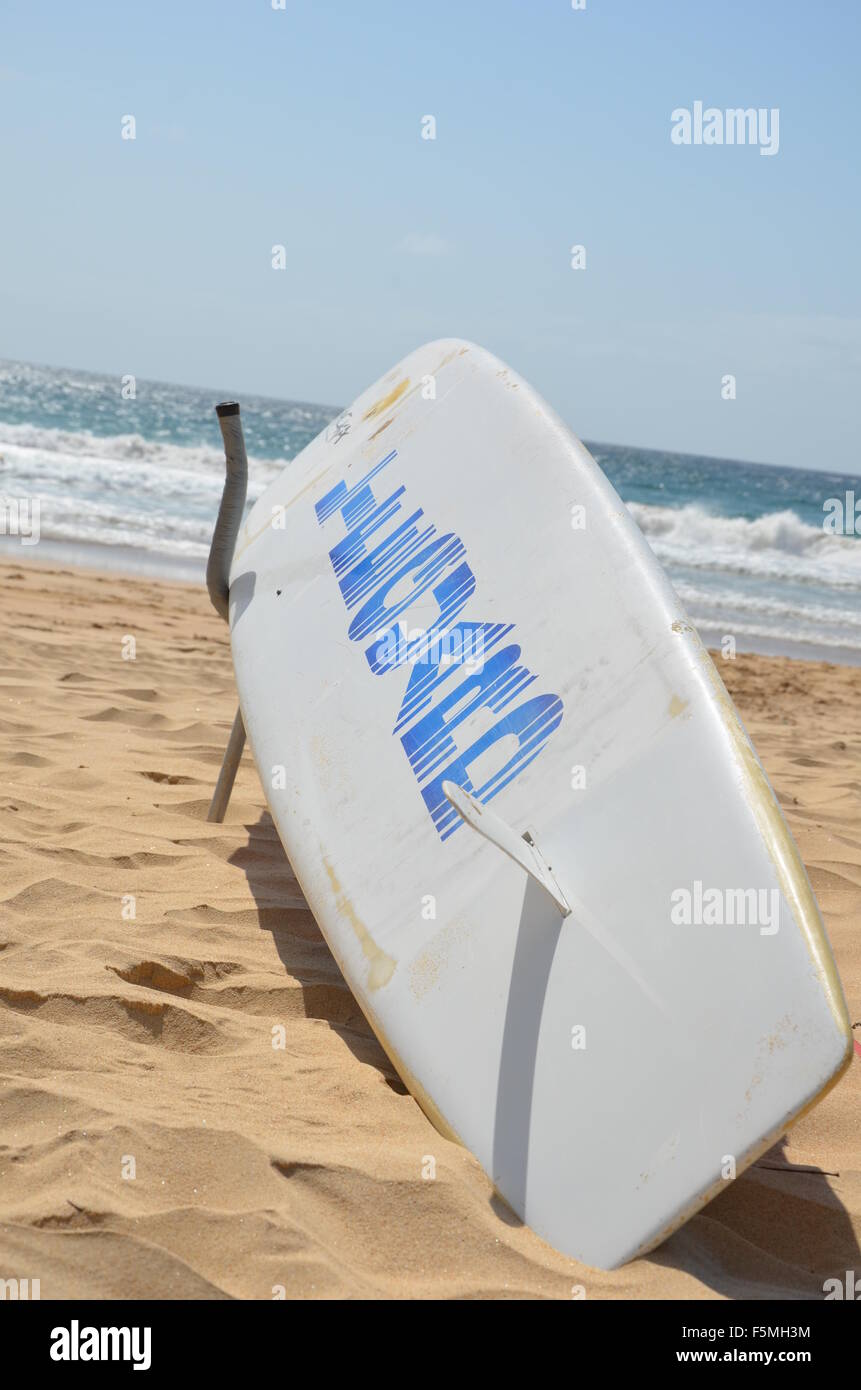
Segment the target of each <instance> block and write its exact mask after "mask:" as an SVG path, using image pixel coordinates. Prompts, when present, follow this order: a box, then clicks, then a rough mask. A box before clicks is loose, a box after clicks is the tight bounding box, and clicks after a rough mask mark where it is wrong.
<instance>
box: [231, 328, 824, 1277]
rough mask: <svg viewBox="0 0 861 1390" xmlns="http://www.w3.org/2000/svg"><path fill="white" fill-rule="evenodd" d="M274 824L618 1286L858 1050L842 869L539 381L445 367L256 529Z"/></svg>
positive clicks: (562, 1225)
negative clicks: (845, 978) (813, 832)
mask: <svg viewBox="0 0 861 1390" xmlns="http://www.w3.org/2000/svg"><path fill="white" fill-rule="evenodd" d="M230 627H231V642H232V648H233V657H234V665H235V669H236V679H237V685H238V689H239V696H240V704H241V710H242V716H243V720H244V723H245V728H246V730H247V734H248V739H249V741H250V744H251V748H252V750H253V753H254V757H255V760H256V763H257V766H258V770H259V773H260V778H261V781H262V784H263V787H264V790H265V793H266V797H267V801H268V804H269V808H270V810H271V813H272V817H273V820H274V822H275V824H276V826H277V828H278V832H279V834H280V836H281V840H282V842H283V845H284V848H285V850H286V853H287V855H288V857H289V859H290V862H291V864H292V866H293V869H294V871H295V873H296V876H297V878H298V880H299V883H300V885H301V887H302V889H303V892H304V893H305V896H306V897H307V900H308V903H309V905H310V907H311V909H312V910H313V912H314V914H315V916H316V918H317V921H318V923H319V925H320V928H321V930H322V932H323V934H324V936H325V938H326V940H327V942H328V944H329V946H330V948H331V950H332V952H333V954H334V956H335V958H336V959H337V961H338V963H339V966H340V968H341V970H342V971H343V974H344V976H345V978H346V980H347V982H348V983H349V985H350V988H351V989H352V991H353V993H354V994H355V996H356V999H357V1000H358V1002H359V1004H360V1005H361V1007H362V1009H363V1011H364V1013H365V1015H366V1016H367V1018H368V1021H369V1023H370V1025H371V1027H372V1028H373V1029H374V1031H375V1033H376V1035H377V1037H378V1038H379V1040H380V1042H381V1044H382V1046H383V1047H384V1048H385V1050H386V1051H387V1053H388V1054H389V1056H390V1058H391V1060H392V1062H393V1064H394V1066H395V1067H396V1068H397V1070H398V1072H399V1073H400V1075H401V1077H402V1078H403V1081H404V1083H405V1084H406V1086H407V1087H408V1088H409V1089H410V1091H411V1092H412V1094H413V1095H414V1096H415V1098H416V1100H417V1101H418V1102H419V1104H420V1105H421V1106H422V1107H423V1109H424V1110H425V1112H426V1114H427V1115H428V1117H429V1119H430V1120H431V1121H432V1123H433V1124H434V1125H436V1126H437V1128H438V1129H439V1130H440V1131H441V1132H442V1133H443V1134H445V1135H446V1136H448V1137H451V1138H456V1139H457V1140H458V1141H459V1142H461V1143H462V1144H464V1145H466V1146H467V1147H468V1148H469V1149H470V1150H471V1151H472V1152H473V1153H474V1154H475V1156H476V1157H477V1158H478V1160H479V1162H480V1163H481V1165H482V1167H483V1168H484V1170H485V1172H486V1173H487V1175H488V1177H489V1178H490V1179H491V1181H492V1182H493V1184H494V1185H495V1187H496V1188H497V1189H498V1191H499V1193H500V1194H501V1195H502V1197H503V1198H505V1200H506V1201H507V1202H508V1204H509V1205H510V1206H511V1207H512V1208H513V1210H514V1211H515V1212H516V1213H517V1215H518V1216H519V1217H520V1218H521V1219H522V1220H523V1221H524V1222H526V1223H528V1224H529V1225H530V1226H531V1227H532V1228H533V1229H534V1230H535V1231H536V1232H537V1233H538V1234H539V1235H540V1236H542V1237H543V1238H544V1239H546V1240H547V1241H548V1242H549V1243H550V1244H551V1245H553V1246H555V1247H556V1248H557V1249H559V1250H560V1251H562V1252H563V1253H565V1254H568V1255H570V1256H573V1257H575V1258H577V1259H578V1260H581V1261H583V1262H584V1263H586V1264H590V1265H593V1266H598V1267H601V1268H612V1267H614V1266H617V1265H619V1264H621V1263H623V1262H624V1261H626V1260H629V1259H631V1258H632V1257H633V1256H635V1255H636V1254H638V1253H641V1252H643V1251H644V1250H646V1249H648V1248H650V1247H652V1246H654V1245H655V1244H657V1243H658V1242H660V1241H661V1240H662V1239H663V1238H664V1237H665V1236H666V1235H668V1234H669V1233H670V1232H671V1231H672V1230H674V1229H675V1228H676V1227H677V1226H679V1225H680V1224H681V1223H682V1222H683V1221H684V1220H685V1219H686V1218H688V1217H689V1216H691V1215H692V1214H693V1213H694V1212H695V1211H696V1210H697V1209H698V1208H699V1207H701V1206H702V1205H703V1203H704V1202H706V1201H707V1200H708V1199H709V1198H710V1197H712V1196H713V1195H715V1194H716V1193H717V1192H718V1191H720V1190H721V1189H722V1188H723V1186H724V1185H725V1184H726V1182H728V1181H730V1180H731V1179H732V1176H734V1175H736V1174H738V1173H740V1172H741V1171H742V1170H743V1169H744V1168H745V1167H746V1166H747V1165H748V1164H750V1163H751V1162H753V1161H754V1160H755V1159H756V1158H757V1157H758V1156H759V1155H760V1154H761V1153H762V1152H763V1151H764V1150H765V1149H767V1148H768V1147H769V1146H770V1145H771V1144H772V1143H774V1142H775V1140H776V1139H777V1138H778V1137H779V1136H780V1135H781V1134H783V1133H784V1132H785V1130H786V1129H787V1127H788V1126H789V1125H790V1124H791V1123H792V1122H793V1121H794V1120H795V1119H797V1118H798V1116H799V1115H800V1114H801V1113H802V1112H803V1111H804V1110H805V1109H806V1108H808V1107H809V1106H810V1105H811V1104H813V1103H814V1102H815V1101H816V1100H817V1099H818V1098H819V1097H820V1096H821V1095H822V1094H823V1092H824V1091H825V1090H827V1089H828V1088H829V1087H830V1086H831V1085H832V1084H833V1083H834V1082H835V1080H836V1079H837V1078H838V1076H839V1075H840V1074H841V1072H842V1070H843V1069H844V1067H845V1066H847V1065H848V1062H849V1060H850V1058H851V1056H852V1041H851V1032H850V1027H849V1019H848V1016H847V1012H846V1005H845V1001H844V999H843V994H842V990H841V986H840V982H839V979H838V976H837V973H836V969H835V966H834V962H833V959H832V955H831V950H830V947H829V944H828V940H827V937H826V935H825V932H824V929H823V926H822V922H821V919H820V915H819V911H818V908H817V905H816V902H815V900H814V897H813V893H812V891H811V888H810V884H809V882H808V879H807V876H806V873H805V871H804V868H803V865H802V863H801V860H800V858H799V855H798V852H797V850H796V848H795V845H794V842H793V840H792V838H791V836H790V834H789V831H788V830H787V827H786V825H785V823H784V820H783V817H782V815H781V812H780V809H779V807H778V804H777V802H776V800H775V797H774V794H773V792H772V790H771V787H770V786H769V783H768V781H767V778H766V776H765V773H764V772H763V770H762V767H761V765H760V763H759V761H758V759H757V757H756V754H755V752H754V750H753V748H752V746H751V744H750V742H749V740H748V738H747V735H746V734H745V731H744V729H743V728H742V726H741V723H740V721H739V719H738V716H737V714H736V711H735V708H734V706H733V705H732V702H731V701H730V699H729V696H728V695H727V693H726V690H725V689H724V686H723V684H722V682H721V679H720V677H719V676H718V673H717V671H716V669H715V667H714V665H713V663H712V661H711V658H710V657H709V655H708V653H707V652H706V651H705V650H704V648H703V646H702V644H701V642H700V640H699V638H698V636H697V634H696V632H695V631H694V629H693V628H692V626H691V625H690V623H689V622H688V620H687V618H686V616H685V614H684V612H683V610H682V608H681V606H680V603H679V601H678V599H677V597H676V595H675V593H674V591H673V589H672V588H671V586H670V584H669V582H668V580H667V578H666V577H665V575H664V573H663V571H662V569H661V567H660V566H659V564H658V562H657V561H656V559H655V557H654V555H653V554H652V552H651V550H650V549H649V547H648V545H647V544H646V542H645V540H644V539H643V537H642V535H641V533H640V532H639V530H638V529H637V527H636V525H635V523H634V521H633V519H632V518H631V516H630V514H629V512H628V511H627V509H626V507H625V506H624V504H623V503H622V501H621V500H620V498H619V497H618V496H617V495H616V493H615V492H614V490H613V488H612V487H611V486H610V484H609V483H608V481H607V479H606V478H605V476H604V475H603V473H602V472H601V470H600V469H599V468H598V466H597V465H596V463H595V462H594V461H593V459H592V458H591V456H590V455H589V453H588V452H587V450H586V449H585V448H584V446H583V445H582V444H581V443H580V442H579V440H577V439H576V438H575V436H574V435H573V434H572V433H571V432H570V430H569V429H568V428H567V427H566V426H565V425H564V424H563V423H562V421H561V420H560V419H559V418H558V417H557V416H556V415H555V414H554V413H553V411H552V410H551V409H550V408H549V407H548V406H547V405H546V404H545V403H544V402H543V401H542V400H541V398H540V397H539V396H538V395H537V394H536V393H535V392H534V391H533V390H532V389H531V388H530V387H529V386H528V385H527V383H526V382H525V381H523V380H522V379H521V378H520V377H518V376H517V375H516V374H515V373H514V372H513V371H511V370H510V369H509V368H507V367H506V366H505V365H504V364H503V363H502V362H500V361H498V360H497V359H496V358H494V357H492V356H491V355H490V354H489V353H487V352H485V351H484V350H483V349H481V348H479V347H476V346H475V345H473V344H470V343H465V342H462V341H459V340H445V341H442V342H436V343H431V344H429V345H427V346H425V347H423V348H420V349H419V350H418V351H416V352H414V353H412V354H411V355H410V356H408V357H407V358H405V359H404V360H403V362H401V363H400V364H399V365H398V366H397V367H396V368H395V369H394V370H393V371H391V372H389V373H388V374H387V375H386V376H385V377H384V378H383V379H381V380H380V381H378V382H377V383H376V384H375V385H374V386H372V387H370V388H369V390H367V391H366V392H364V394H363V395H361V396H359V398H358V399H357V400H356V401H355V402H354V404H353V405H352V406H351V407H350V408H349V409H348V410H345V411H344V412H343V413H342V414H341V415H340V416H339V417H338V418H337V419H336V420H334V421H333V422H332V424H331V425H330V426H328V427H327V429H326V430H324V431H323V432H322V433H321V434H320V435H319V436H318V437H317V438H316V439H315V440H314V441H313V442H312V443H311V444H310V445H308V447H307V448H306V449H304V450H303V452H302V453H301V454H300V455H299V456H298V457H297V458H295V459H294V460H293V461H292V462H291V463H290V464H289V465H288V466H287V468H286V469H285V470H284V472H283V474H282V475H281V476H280V477H279V478H278V479H277V480H276V481H275V482H274V483H273V484H272V485H271V486H270V487H269V488H268V490H267V491H266V492H265V493H264V494H263V495H262V496H261V497H260V498H259V500H258V501H257V503H256V505H255V506H254V508H253V510H252V511H251V513H250V515H249V517H248V519H247V520H246V522H245V524H244V526H243V528H242V530H241V531H240V534H239V539H238V542H237V545H236V550H235V554H234V559H233V565H232V569H231V575H230Z"/></svg>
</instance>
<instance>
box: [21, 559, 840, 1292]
mask: <svg viewBox="0 0 861 1390" xmlns="http://www.w3.org/2000/svg"><path fill="white" fill-rule="evenodd" d="M0 575H2V583H3V592H4V605H3V618H2V625H3V633H2V651H3V658H4V659H3V663H2V677H0V681H2V692H0V693H2V709H0V720H2V742H0V766H2V792H0V836H2V840H1V841H0V852H2V864H3V875H2V884H0V1116H2V1125H0V1277H4V1278H27V1277H29V1278H38V1279H40V1281H41V1295H42V1297H43V1298H57V1297H72V1296H74V1297H95V1298H105V1297H112V1298H138V1297H154V1298H209V1297H211V1298H225V1297H240V1298H262V1299H269V1298H272V1297H273V1296H274V1295H273V1290H275V1291H276V1292H277V1291H278V1290H279V1289H282V1290H283V1291H284V1293H285V1294H286V1296H287V1297H301V1298H309V1297H311V1298H313V1297H317V1298H325V1297H338V1298H344V1297H346V1298H357V1297H358V1298H378V1297H381V1298H389V1297H431V1298H440V1297H466V1298H506V1297H507V1298H511V1297H544V1298H570V1297H571V1296H572V1288H574V1287H575V1286H578V1285H582V1286H583V1288H584V1289H585V1293H586V1297H587V1298H661V1297H672V1298H713V1297H721V1296H728V1297H767V1298H770V1297H780V1296H791V1297H802V1298H816V1297H819V1298H821V1297H822V1285H823V1281H824V1280H825V1279H826V1278H829V1277H832V1276H835V1275H836V1276H838V1277H841V1278H842V1277H843V1273H844V1271H845V1270H846V1269H855V1270H856V1271H858V1272H861V1251H859V1239H861V1055H859V1056H856V1058H855V1061H854V1062H853V1064H852V1066H851V1067H850V1069H849V1072H848V1074H847V1076H846V1077H845V1078H844V1080H842V1081H841V1082H840V1084H839V1085H838V1086H837V1088H836V1089H835V1090H834V1091H833V1092H832V1093H831V1094H830V1095H829V1096H828V1097H827V1098H826V1099H825V1101H824V1102H823V1103H822V1104H821V1105H820V1106H818V1107H816V1108H815V1109H814V1110H813V1111H812V1112H811V1114H810V1115H809V1116H807V1117H806V1118H805V1119H804V1120H802V1121H801V1122H800V1123H799V1124H798V1125H797V1126H796V1127H795V1128H794V1129H793V1130H792V1131H791V1134H790V1136H789V1138H788V1140H786V1141H785V1142H783V1143H781V1144H780V1145H778V1146H777V1147H776V1148H775V1149H773V1150H772V1151H771V1152H770V1153H769V1154H768V1155H766V1156H765V1157H764V1158H763V1159H762V1160H761V1161H760V1162H759V1163H758V1164H756V1165H755V1167H754V1168H752V1169H751V1170H749V1171H748V1172H747V1173H746V1174H744V1175H743V1176H742V1177H741V1178H740V1179H739V1180H738V1181H736V1182H735V1183H733V1184H731V1185H730V1186H728V1187H727V1190H726V1191H725V1192H724V1193H722V1194H721V1195H720V1197H718V1198H717V1199H716V1200H715V1201H713V1202H712V1203H711V1204H710V1205H709V1206H708V1207H707V1208H706V1209H705V1210H704V1211H703V1212H702V1213H701V1214H700V1215H698V1216H697V1217H695V1218H694V1219H693V1220H692V1221H691V1222H689V1224H688V1225H687V1226H686V1227H684V1228H683V1229H682V1230H681V1231H679V1232H678V1233H677V1234H676V1235H674V1236H673V1237H672V1238H671V1239H670V1240H668V1241H667V1242H666V1243H665V1244H664V1245H663V1246H662V1247H661V1248H660V1249H659V1250H658V1251H656V1252H655V1253H654V1254H652V1255H650V1256H648V1257H646V1258H643V1259H640V1260H637V1261H635V1262H634V1263H632V1264H630V1265H628V1266H626V1267H625V1268H623V1269H621V1270H617V1271H615V1272H614V1273H610V1274H604V1273H598V1272H596V1271H594V1270H591V1269H587V1268H586V1267H584V1266H581V1265H578V1264H576V1263H575V1262H574V1261H572V1260H569V1259H567V1258H565V1257H563V1256H562V1255H559V1254H557V1253H556V1252H555V1251H553V1250H552V1249H550V1248H549V1247H548V1246H547V1245H545V1244H544V1243H543V1242H542V1241H541V1240H539V1239H538V1237H537V1236H535V1235H533V1234H532V1232H531V1231H529V1230H528V1229H527V1228H526V1227H524V1226H522V1225H520V1224H519V1223H518V1222H517V1221H516V1220H515V1219H514V1217H513V1216H512V1214H511V1213H510V1212H509V1211H508V1209H507V1208H506V1207H505V1206H504V1204H502V1203H501V1202H499V1200H498V1199H497V1198H495V1197H494V1194H493V1190H492V1188H491V1185H490V1183H489V1182H488V1181H487V1179H486V1178H485V1176H484V1175H483V1173H482V1172H481V1169H480V1168H479V1166H478V1164H477V1162H476V1161H475V1160H474V1159H473V1158H472V1157H471V1156H470V1155H469V1154H468V1153H467V1152H465V1151H464V1150H463V1149H460V1148H458V1147H457V1146H456V1145H454V1144H451V1143H449V1142H447V1141H445V1140H443V1139H441V1138H440V1136H439V1135H438V1134H437V1133H436V1132H435V1131H434V1130H433V1129H432V1128H431V1126H430V1124H429V1123H428V1121H427V1120H426V1119H425V1117H424V1115H423V1114H422V1112H421V1111H420V1109H419V1107H418V1106H417V1105H416V1103H415V1102H414V1101H413V1100H412V1098H411V1097H410V1096H409V1094H408V1093H407V1092H406V1091H405V1089H404V1087H403V1085H402V1084H401V1082H400V1081H399V1079H398V1077H397V1075H396V1074H395V1072H394V1071H393V1069H392V1067H391V1065H390V1063H389V1062H388V1060H387V1059H386V1057H385V1055H384V1054H383V1052H382V1050H381V1049H380V1047H379V1045H378V1044H377V1042H376V1040H375V1039H374V1037H373V1035H372V1033H371V1032H370V1030H369V1028H368V1026H367V1024H366V1023H365V1021H364V1019H363V1016H362V1014H361V1013H360V1011H359V1009H358V1007H357V1005H356V1004H355V1003H354V1001H353V998H352V996H351V994H350V991H349V990H348V989H347V987H346V985H345V984H344V981H343V979H342V978H341V976H340V973H339V971H338V969H337V966H336V965H335V963H334V961H333V959H332V956H331V955H330V953H329V951H328V948H327V947H326V945H325V943H324V941H323V939H322V937H321V935H320V933H319V930H318V928H317V926H316V924H315V922H314V919H313V917H312V915H311V913H310V912H309V910H308V908H307V907H306V905H305V903H304V900H303V898H302V896H301V893H300V891H299V889H298V887H297V884H296V881H295V879H294V877H293V874H292V872H291V870H290V866H289V864H288V862H287V860H286V858H285V855H284V852H283V850H282V848H281V845H280V842H279V840H278V836H277V834H276V833H275V830H274V827H273V825H272V822H271V821H270V819H269V816H268V814H267V812H266V810H265V806H264V800H263V796H262V793H261V790H260V786H259V783H258V780H257V776H256V773H255V770H254V766H253V763H252V760H251V757H250V754H249V753H248V752H247V751H246V754H245V756H244V758H243V761H242V766H241V768H240V773H239V777H238V780H237V785H236V789H235V792H234V796H233V800H232V802H231V806H230V809H229V812H228V818H227V821H226V822H225V824H224V825H222V826H213V825H209V824H207V822H206V819H205V817H206V810H207V806H208V802H209V797H210V794H211V790H212V786H213V783H214V780H215V777H216V774H217V771H218V767H219V763H220V760H221V755H222V750H223V747H224V744H225V741H226V738H227V733H228V730H229V727H230V722H231V720H232V717H233V712H234V709H235V703H236V697H235V690H234V684H233V674H232V668H231V664H230V654H229V647H228V641H227V633H226V629H225V627H224V625H223V624H222V623H221V622H220V621H219V620H218V619H217V618H216V617H215V615H214V614H213V612H212V610H211V609H210V607H209V603H208V600H207V597H206V594H205V592H204V591H203V590H202V589H196V588H193V587H191V586H182V585H177V584H158V583H154V582H149V581H141V580H137V581H131V580H127V579H118V578H115V577H105V576H99V575H95V574H91V573H86V572H84V571H59V570H56V571H50V570H42V569H37V568H33V567H29V566H28V567H25V568H21V567H18V566H15V565H14V564H8V565H4V566H2V567H0ZM128 637H133V638H134V639H135V644H136V652H135V657H136V659H135V660H134V661H131V660H125V659H123V651H124V640H125V639H127V638H128ZM127 645H128V644H126V650H127ZM720 666H721V672H722V674H723V675H724V678H725V680H726V682H727V685H728V686H729V689H730V692H731V694H732V695H733V697H734V698H735V700H736V702H737V704H738V707H739V709H740V711H741V714H742V717H743V718H744V719H745V721H746V723H747V726H748V728H749V730H750V732H751V734H752V736H753V738H754V741H755V743H756V745H757V748H758V751H759V753H760V756H761V758H762V760H763V762H764V764H765V767H766V769H767V771H768V773H769V775H770V777H771V780H772V783H773V785H774V787H775V789H776V791H777V793H778V795H779V797H780V801H781V804H782V806H783V808H784V812H785V814H786V816H787V819H788V821H789V825H790V827H791V829H792V832H793V834H794V835H795V837H796V840H797V842H798V845H799V847H800V850H801V854H802V857H803V859H804V861H805V863H806V865H807V867H808V871H809V873H810V876H811V879H812V882H813V886H814V889H815V890H816V893H817V895H818V898H819V902H820V904H821V907H822V911H823V915H824V917H825V922H826V926H827V928H828V931H829V934H830V937H831V941H832V944H833V947H834V952H835V955H836V958H837V962H838V966H839V968H840V971H841V974H842V978H843V983H844V988H845V990H846V994H847V998H848V1001H849V1008H850V1014H851V1017H852V1019H853V1021H854V1020H856V1019H861V671H859V670H852V669H849V668H842V667H838V666H828V665H825V664H822V663H804V662H796V661H790V660H787V659H785V658H765V657H751V656H742V657H739V658H738V659H737V660H736V661H735V662H734V663H733V662H721V663H720ZM132 912H133V913H134V915H133V916H132ZM279 1025H282V1026H283V1030H284V1032H283V1039H284V1042H285V1046H284V1047H283V1048H280V1049H275V1048H273V1046H272V1040H273V1032H272V1030H273V1027H276V1028H277V1027H278V1026H279ZM731 1027H732V1019H731V1018H728V1019H727V1028H728V1029H731ZM857 1036H858V1037H859V1039H861V1030H859V1031H858V1033H857ZM631 1044H632V1046H636V1039H633V1038H632V1039H631ZM427 1156H432V1157H433V1158H434V1159H435V1161H436V1179H435V1180H434V1181H425V1180H424V1179H423V1177H422V1168H423V1164H424V1162H425V1159H426V1157H427Z"/></svg>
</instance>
